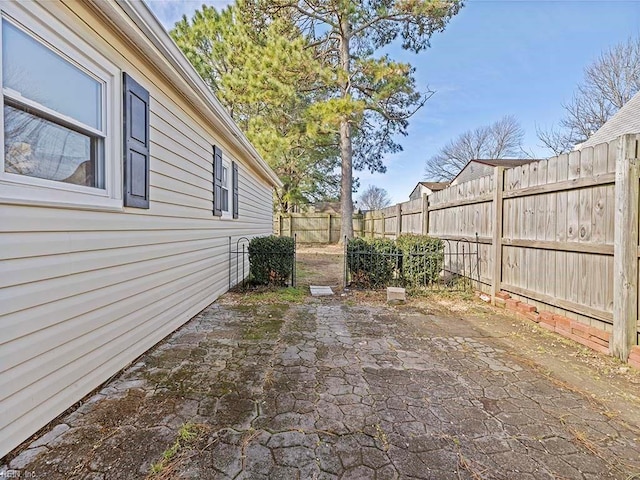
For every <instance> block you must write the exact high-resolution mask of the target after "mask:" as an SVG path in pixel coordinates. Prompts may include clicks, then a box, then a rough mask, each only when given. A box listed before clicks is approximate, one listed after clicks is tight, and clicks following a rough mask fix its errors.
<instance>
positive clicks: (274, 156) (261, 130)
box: [171, 2, 339, 211]
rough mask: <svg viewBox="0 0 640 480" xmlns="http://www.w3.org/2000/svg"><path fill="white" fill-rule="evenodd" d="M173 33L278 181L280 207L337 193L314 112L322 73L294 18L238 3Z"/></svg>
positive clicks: (202, 14)
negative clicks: (268, 16)
mask: <svg viewBox="0 0 640 480" xmlns="http://www.w3.org/2000/svg"><path fill="white" fill-rule="evenodd" d="M171 36H172V37H173V39H174V40H175V41H176V43H177V44H178V46H179V47H180V48H181V49H182V51H183V52H184V53H185V55H186V56H187V58H189V60H190V61H191V63H192V64H193V65H194V66H195V68H196V70H197V71H198V73H200V75H201V76H202V78H203V79H204V80H205V82H206V83H207V84H208V85H209V87H210V88H211V89H212V90H213V92H214V93H215V94H216V96H217V97H218V99H219V100H220V102H221V103H222V104H223V105H224V106H225V107H226V108H227V109H228V110H229V112H230V114H231V116H232V117H233V119H234V120H235V121H236V123H238V125H239V126H240V128H241V129H242V130H243V131H244V133H245V134H246V135H247V138H248V139H249V140H250V141H251V143H252V144H253V145H254V146H255V147H256V149H257V150H258V152H259V153H260V154H261V155H262V157H263V158H264V159H265V160H266V161H267V163H268V164H269V165H270V166H271V168H272V169H273V170H274V171H275V172H276V174H277V175H278V176H279V177H280V179H281V180H282V182H283V184H284V186H283V187H282V188H281V189H278V190H277V192H276V198H277V203H278V207H279V208H277V209H278V210H280V211H290V210H291V207H293V206H295V205H303V204H306V203H310V202H314V201H319V200H325V198H326V197H328V196H335V195H336V193H337V189H338V186H339V176H338V175H337V174H336V172H335V167H336V166H337V165H338V154H337V149H336V142H335V141H334V139H333V138H331V137H330V136H329V135H328V134H327V133H326V132H323V131H321V130H318V129H317V128H316V127H315V125H316V124H317V122H318V118H317V115H316V114H315V113H314V111H313V109H312V107H313V105H314V103H316V102H317V101H318V100H319V99H322V98H324V95H323V92H322V85H321V84H320V83H319V79H320V78H322V77H323V76H324V75H325V74H323V73H322V66H321V65H320V64H319V62H318V61H317V59H316V52H315V50H314V49H313V48H311V47H310V44H309V40H308V39H307V38H305V37H304V36H302V35H301V32H300V30H299V28H298V27H297V26H296V25H295V24H294V23H293V22H292V21H290V20H288V19H286V18H284V17H278V18H273V19H266V18H265V17H264V16H263V15H261V14H260V12H258V11H255V10H251V9H249V8H248V7H247V5H246V4H245V3H243V2H239V3H238V4H236V5H232V6H229V7H227V8H226V9H224V10H222V11H220V12H218V11H217V10H216V9H215V8H213V7H209V6H206V5H203V6H202V9H201V10H198V11H196V12H195V14H194V15H193V18H192V19H191V20H189V19H187V18H186V17H183V18H182V20H180V21H179V22H178V23H176V25H175V27H174V28H173V30H172V31H171Z"/></svg>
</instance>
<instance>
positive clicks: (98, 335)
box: [0, 1, 273, 457]
mask: <svg viewBox="0 0 640 480" xmlns="http://www.w3.org/2000/svg"><path fill="white" fill-rule="evenodd" d="M24 8H26V9H29V10H31V11H32V13H33V15H35V16H38V17H40V18H42V21H43V22H46V21H47V18H49V17H51V18H55V19H57V20H59V21H60V22H62V23H64V24H65V25H67V26H68V27H69V28H70V29H72V30H73V31H74V32H76V33H77V34H78V35H79V36H81V37H82V38H83V39H85V40H86V42H87V43H89V44H90V45H91V47H92V48H93V49H95V50H96V51H98V52H99V53H100V54H101V55H102V56H104V57H105V58H107V59H108V60H109V62H111V63H112V64H113V65H115V66H116V67H117V68H118V69H119V70H121V71H124V72H127V73H128V74H130V75H131V76H132V77H134V78H135V79H136V81H137V82H139V83H140V84H141V85H142V86H143V87H144V88H145V89H147V90H148V91H149V92H150V157H151V161H150V169H151V172H150V208H149V209H148V210H144V209H134V208H123V207H122V206H120V208H92V207H90V206H86V205H85V206H77V205H74V204H67V205H58V204H49V203H47V202H46V201H40V200H35V201H29V200H28V199H24V198H23V199H14V198H6V197H5V196H3V192H2V188H3V187H2V185H0V332H2V333H1V335H0V412H2V415H0V457H2V456H4V455H5V454H7V453H8V452H9V451H10V450H11V449H13V448H14V447H16V446H17V445H18V444H20V443H21V442H22V441H24V440H25V439H27V438H28V437H29V436H30V435H32V434H33V433H34V432H36V431H37V430H38V429H39V428H41V427H42V426H44V425H45V424H47V423H48V422H49V421H50V420H52V419H53V418H55V417H56V416H57V415H59V414H60V413H62V412H63V411H64V410H65V409H67V408H68V407H70V406H71V405H73V404H74V403H75V402H77V401H78V400H80V399H81V398H83V397H84V396H85V395H86V394H88V393H89V392H91V391H92V390H93V389H95V388H96V387H97V386H99V385H100V384H101V383H102V382H104V381H105V380H107V379H108V378H109V377H110V376H112V375H113V374H114V373H116V372H118V371H119V370H120V369H122V368H123V367H125V366H126V365H127V364H129V363H130V362H132V361H133V360H134V359H135V358H136V357H138V356H139V355H140V354H142V353H143V352H144V351H146V350H147V349H149V348H150V347H152V346H153V345H154V344H156V343H157V342H158V341H160V340H161V339H162V338H163V337H165V336H166V335H168V334H169V333H171V332H172V331H173V330H175V329H176V328H178V327H179V326H180V325H182V324H183V323H185V322H186V321H188V320H189V319H190V318H192V317H193V316H194V315H196V314H197V313H198V312H199V311H201V310H202V309H204V308H205V307H206V306H207V305H209V304H210V303H212V302H213V301H214V300H215V299H216V298H217V297H218V296H219V295H221V294H222V293H224V292H225V291H226V290H227V289H228V285H229V268H228V267H229V253H228V244H229V237H232V241H233V242H234V244H235V241H236V239H237V238H240V237H243V236H246V237H252V236H256V235H268V234H270V233H271V229H272V222H273V218H272V184H273V181H270V180H269V179H268V178H266V177H265V176H264V174H263V173H261V172H260V170H259V169H257V168H256V167H255V165H254V164H253V163H252V161H251V160H250V159H248V158H246V156H243V154H242V152H240V151H239V150H238V149H236V148H235V147H234V143H233V142H231V141H230V140H229V139H228V138H224V137H223V136H222V135H221V134H220V133H219V132H218V131H216V130H214V128H212V127H211V126H209V125H210V124H209V123H208V122H207V121H206V119H205V118H204V117H203V116H202V115H201V114H200V113H199V111H198V110H196V108H194V107H193V106H192V105H191V104H190V103H189V102H188V101H187V100H186V98H185V96H184V95H183V94H182V93H181V92H180V91H179V90H178V89H177V88H175V87H174V86H173V85H172V84H171V83H169V82H168V81H167V80H166V77H165V76H163V75H162V74H161V73H160V72H159V71H158V70H157V69H155V68H154V67H153V66H151V65H150V64H148V63H147V62H146V60H145V56H144V55H141V53H140V51H139V50H137V49H135V48H133V46H132V45H131V43H130V42H128V41H127V40H126V39H124V38H122V37H121V36H120V35H119V34H118V33H117V32H116V30H115V29H112V27H109V26H108V24H107V23H106V22H105V21H104V20H103V19H101V18H100V17H99V15H98V13H96V12H94V11H93V10H92V9H91V7H90V6H88V5H86V4H84V3H81V2H74V1H64V2H42V3H39V4H33V5H28V6H25V7H24ZM115 94H116V96H117V101H116V102H115V104H117V105H119V103H121V102H120V99H121V98H122V97H121V95H122V94H121V92H118V91H116V92H115ZM121 113H122V112H119V111H117V109H116V111H115V112H114V114H115V115H116V116H121ZM116 123H117V122H116ZM120 124H121V123H120ZM213 144H216V145H218V146H220V147H221V148H222V150H223V154H224V156H225V158H226V159H228V160H229V161H235V162H237V164H238V167H239V198H240V200H239V218H238V219H235V220H233V219H221V218H219V217H214V216H213V215H212V195H213V194H212V145H213ZM121 155H122V154H121V150H115V151H112V152H111V158H107V161H108V162H109V161H111V162H115V163H116V164H118V163H119V162H121ZM0 160H1V159H0ZM0 165H1V163H0ZM120 200H121V198H120Z"/></svg>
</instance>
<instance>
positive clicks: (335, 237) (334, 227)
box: [273, 213, 362, 243]
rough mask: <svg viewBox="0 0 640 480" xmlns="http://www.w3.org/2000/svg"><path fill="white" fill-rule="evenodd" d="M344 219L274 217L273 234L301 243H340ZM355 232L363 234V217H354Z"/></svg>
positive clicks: (301, 215)
mask: <svg viewBox="0 0 640 480" xmlns="http://www.w3.org/2000/svg"><path fill="white" fill-rule="evenodd" d="M340 227H342V217H341V216H340V215H336V214H332V213H288V214H279V215H276V216H275V217H274V224H273V233H274V234H275V235H278V236H281V237H293V236H294V235H296V240H297V242H299V243H338V242H339V241H340ZM353 231H354V232H355V233H356V235H361V234H362V233H361V232H362V215H354V216H353Z"/></svg>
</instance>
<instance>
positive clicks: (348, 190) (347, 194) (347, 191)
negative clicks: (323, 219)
mask: <svg viewBox="0 0 640 480" xmlns="http://www.w3.org/2000/svg"><path fill="white" fill-rule="evenodd" d="M340 157H341V158H342V181H341V183H340V200H341V202H342V226H341V227H340V241H341V242H342V241H344V237H347V238H348V239H349V238H353V193H352V192H353V168H352V167H353V165H352V157H353V151H352V149H351V125H350V124H349V120H347V119H346V118H345V119H342V121H341V122H340Z"/></svg>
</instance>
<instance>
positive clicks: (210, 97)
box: [89, 0, 282, 187]
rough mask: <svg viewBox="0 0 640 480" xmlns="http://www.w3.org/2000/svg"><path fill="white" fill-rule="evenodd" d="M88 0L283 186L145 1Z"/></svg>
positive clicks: (260, 168) (265, 173) (272, 180)
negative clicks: (111, 0) (114, 0)
mask: <svg viewBox="0 0 640 480" xmlns="http://www.w3.org/2000/svg"><path fill="white" fill-rule="evenodd" d="M89 1H90V3H91V5H92V6H93V8H94V9H95V11H97V12H98V13H100V14H101V15H103V16H104V17H105V18H106V19H107V20H108V21H109V22H110V23H111V24H113V25H114V26H115V27H116V29H117V30H119V31H120V32H121V33H122V34H123V35H124V37H125V38H127V39H128V40H129V41H131V42H132V43H133V44H134V45H135V46H136V47H137V48H138V49H139V50H140V51H141V52H142V54H143V55H145V56H146V57H147V59H148V60H149V61H150V62H151V63H152V64H153V65H154V66H155V67H156V68H158V70H159V71H160V72H161V73H162V75H163V76H164V77H165V78H167V80H169V81H170V82H171V83H172V84H174V85H175V86H176V88H177V89H178V90H180V91H181V93H182V94H183V95H184V96H185V97H186V98H187V100H188V101H189V102H190V103H191V104H192V105H193V106H194V107H195V108H196V109H197V110H198V111H199V112H200V113H201V114H202V115H203V116H204V117H205V118H206V119H207V120H208V121H209V122H210V124H211V125H212V126H213V127H214V128H215V129H216V130H218V131H219V132H220V133H221V135H223V136H224V138H225V140H227V141H228V142H229V144H230V145H231V146H233V147H234V148H236V149H237V150H238V151H240V152H241V153H243V154H244V155H246V156H247V158H249V159H251V161H252V164H253V166H254V167H255V168H256V170H257V171H259V172H260V173H261V174H262V175H263V176H264V177H265V178H266V179H267V180H268V181H269V182H270V183H271V184H272V185H273V186H276V187H281V186H282V181H281V180H280V179H279V178H278V176H277V175H276V174H275V172H274V171H273V170H271V168H270V167H269V165H267V163H266V162H265V161H264V159H263V158H262V157H261V156H260V154H259V153H258V151H257V150H256V149H255V147H254V146H253V145H251V143H250V142H249V140H248V139H247V137H245V135H244V133H242V131H241V130H240V128H239V127H238V126H237V125H236V123H235V122H234V121H233V119H232V118H231V115H229V112H227V110H226V109H225V108H224V107H223V106H222V104H221V103H220V102H219V101H218V99H217V98H216V97H215V95H214V94H213V92H212V91H211V89H210V88H209V87H208V86H207V84H206V83H205V82H204V80H202V78H201V77H200V75H199V74H198V72H196V70H195V68H193V66H192V65H191V63H190V62H189V60H188V59H187V57H185V55H184V54H183V53H182V51H181V50H180V48H179V47H178V46H177V45H176V44H175V42H174V41H173V40H172V39H171V37H170V36H169V34H168V33H167V31H166V30H165V29H164V27H163V26H162V24H161V23H160V21H159V20H158V18H157V17H156V16H155V15H154V14H153V12H151V10H150V9H149V7H148V6H147V5H146V4H145V3H144V2H141V1H136V0H118V1H117V2H105V1H104V0H89Z"/></svg>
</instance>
